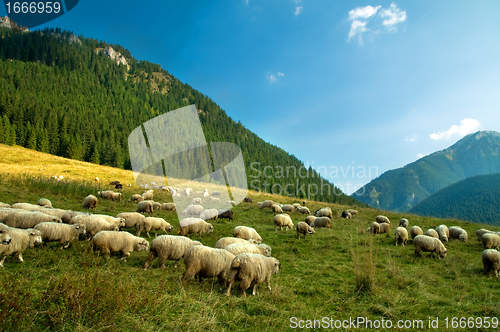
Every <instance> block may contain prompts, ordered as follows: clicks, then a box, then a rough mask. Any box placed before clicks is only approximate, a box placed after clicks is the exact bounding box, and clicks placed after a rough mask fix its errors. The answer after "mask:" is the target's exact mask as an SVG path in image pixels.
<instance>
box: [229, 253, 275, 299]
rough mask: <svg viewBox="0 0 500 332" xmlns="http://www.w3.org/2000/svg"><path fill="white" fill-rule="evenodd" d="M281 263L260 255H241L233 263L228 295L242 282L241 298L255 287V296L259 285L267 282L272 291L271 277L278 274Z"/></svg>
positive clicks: (253, 292) (253, 293)
mask: <svg viewBox="0 0 500 332" xmlns="http://www.w3.org/2000/svg"><path fill="white" fill-rule="evenodd" d="M279 265H280V262H279V261H278V260H277V259H276V258H274V257H264V256H262V255H259V254H248V253H244V254H239V255H238V256H236V257H235V258H234V260H233V261H232V263H231V270H230V272H229V286H228V288H227V292H226V295H227V296H231V287H232V286H233V285H234V283H235V281H237V280H240V290H241V296H243V297H246V293H245V291H246V290H247V289H248V288H250V286H252V285H253V290H252V295H255V294H256V293H255V291H256V289H257V285H258V284H259V283H263V282H265V283H266V284H267V289H269V290H271V284H270V280H271V275H272V274H276V273H278V270H279Z"/></svg>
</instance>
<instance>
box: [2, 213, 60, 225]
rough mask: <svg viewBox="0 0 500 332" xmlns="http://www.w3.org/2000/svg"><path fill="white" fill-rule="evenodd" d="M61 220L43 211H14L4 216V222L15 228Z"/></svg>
mask: <svg viewBox="0 0 500 332" xmlns="http://www.w3.org/2000/svg"><path fill="white" fill-rule="evenodd" d="M49 221H53V222H61V219H59V218H57V217H54V216H49V215H47V214H45V213H42V212H29V211H26V212H14V213H11V214H9V215H8V216H6V217H5V218H3V220H2V222H3V223H4V224H5V225H7V226H10V227H15V228H22V229H27V228H33V227H35V225H37V224H39V223H42V222H49Z"/></svg>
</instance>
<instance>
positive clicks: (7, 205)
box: [0, 202, 11, 208]
mask: <svg viewBox="0 0 500 332" xmlns="http://www.w3.org/2000/svg"><path fill="white" fill-rule="evenodd" d="M0 208H11V206H10V205H9V204H7V203H2V202H0Z"/></svg>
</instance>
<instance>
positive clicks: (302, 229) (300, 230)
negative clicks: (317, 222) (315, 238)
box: [297, 221, 316, 240]
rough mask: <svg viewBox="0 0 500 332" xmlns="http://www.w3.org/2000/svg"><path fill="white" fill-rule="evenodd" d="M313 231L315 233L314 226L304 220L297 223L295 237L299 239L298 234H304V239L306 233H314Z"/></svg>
mask: <svg viewBox="0 0 500 332" xmlns="http://www.w3.org/2000/svg"><path fill="white" fill-rule="evenodd" d="M314 233H316V231H315V230H314V228H312V227H311V226H309V225H308V224H307V223H305V222H304V221H301V222H299V223H298V224H297V237H298V238H299V240H300V234H304V239H305V238H306V235H307V234H314Z"/></svg>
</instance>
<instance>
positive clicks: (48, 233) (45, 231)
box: [34, 222, 86, 249]
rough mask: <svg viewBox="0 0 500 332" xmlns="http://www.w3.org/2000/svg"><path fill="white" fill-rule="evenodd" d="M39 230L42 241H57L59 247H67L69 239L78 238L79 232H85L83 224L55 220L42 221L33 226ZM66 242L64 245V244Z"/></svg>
mask: <svg viewBox="0 0 500 332" xmlns="http://www.w3.org/2000/svg"><path fill="white" fill-rule="evenodd" d="M34 229H36V230H39V231H40V233H41V236H42V240H43V241H44V242H53V241H59V243H60V244H61V249H63V248H64V249H66V248H68V247H69V244H70V242H71V241H74V240H78V238H79V236H80V234H85V233H86V231H85V225H81V224H74V225H67V224H59V223H55V222H42V223H40V224H38V225H36V226H35V227H34ZM65 244H66V245H65Z"/></svg>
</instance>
